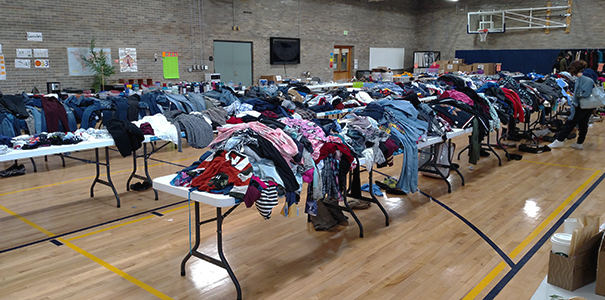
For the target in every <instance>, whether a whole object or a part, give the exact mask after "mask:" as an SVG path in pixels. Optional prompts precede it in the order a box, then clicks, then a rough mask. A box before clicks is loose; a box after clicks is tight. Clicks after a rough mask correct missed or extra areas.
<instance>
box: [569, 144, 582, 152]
mask: <svg viewBox="0 0 605 300" xmlns="http://www.w3.org/2000/svg"><path fill="white" fill-rule="evenodd" d="M571 147H572V148H574V149H578V150H583V149H584V145H582V144H578V143H573V144H571Z"/></svg>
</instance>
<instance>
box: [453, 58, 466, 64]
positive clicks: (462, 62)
mask: <svg viewBox="0 0 605 300" xmlns="http://www.w3.org/2000/svg"><path fill="white" fill-rule="evenodd" d="M450 64H464V58H454V59H452V60H450Z"/></svg>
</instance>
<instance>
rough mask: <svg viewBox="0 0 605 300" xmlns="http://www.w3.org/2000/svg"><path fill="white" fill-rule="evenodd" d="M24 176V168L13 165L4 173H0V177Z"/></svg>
mask: <svg viewBox="0 0 605 300" xmlns="http://www.w3.org/2000/svg"><path fill="white" fill-rule="evenodd" d="M19 175H25V166H24V165H18V164H14V165H12V166H10V167H9V168H8V169H6V170H4V171H0V177H11V176H19Z"/></svg>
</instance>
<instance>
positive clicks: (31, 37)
mask: <svg viewBox="0 0 605 300" xmlns="http://www.w3.org/2000/svg"><path fill="white" fill-rule="evenodd" d="M27 40H28V41H30V42H41V41H42V32H28V33H27Z"/></svg>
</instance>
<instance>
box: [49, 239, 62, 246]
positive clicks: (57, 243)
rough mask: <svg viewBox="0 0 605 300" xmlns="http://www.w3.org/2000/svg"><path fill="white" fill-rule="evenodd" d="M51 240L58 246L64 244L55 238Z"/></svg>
mask: <svg viewBox="0 0 605 300" xmlns="http://www.w3.org/2000/svg"><path fill="white" fill-rule="evenodd" d="M50 242H51V243H53V244H55V245H56V246H63V243H61V242H59V241H57V240H55V239H52V240H50Z"/></svg>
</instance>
